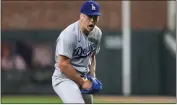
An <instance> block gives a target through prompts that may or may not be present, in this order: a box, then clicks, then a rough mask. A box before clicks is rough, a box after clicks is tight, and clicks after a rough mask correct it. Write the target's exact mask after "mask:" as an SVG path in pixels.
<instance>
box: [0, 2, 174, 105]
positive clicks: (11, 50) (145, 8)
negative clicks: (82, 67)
mask: <svg viewBox="0 0 177 105" xmlns="http://www.w3.org/2000/svg"><path fill="white" fill-rule="evenodd" d="M98 2H99V3H100V5H101V12H102V14H103V16H102V17H101V18H100V21H99V23H98V26H99V27H100V28H101V29H102V31H103V38H102V42H101V51H100V53H99V54H98V56H97V71H96V74H97V78H99V79H100V80H101V81H102V82H103V87H104V88H103V90H102V91H101V92H100V93H99V94H97V95H95V97H94V103H176V10H175V9H176V4H175V3H176V2H175V1H131V2H128V1H127V3H129V5H126V3H125V5H124V3H123V1H106V0H105V1H98ZM82 3H83V1H68V0H67V1H60V0H58V1H15V0H11V1H9V0H2V31H1V33H2V36H1V103H62V102H61V100H60V99H59V98H58V96H56V94H55V93H54V91H53V89H52V86H51V76H52V73H53V71H54V67H53V65H54V51H55V42H56V38H57V37H58V35H59V33H60V32H61V30H63V29H64V28H65V27H66V26H68V25H69V24H71V23H73V22H74V21H76V20H77V19H78V18H79V9H80V6H81V5H82ZM124 7H125V8H124ZM123 8H124V9H123ZM129 10H130V11H129ZM124 16H125V17H124ZM126 16H129V17H126ZM126 19H127V20H126ZM129 22H130V23H129ZM123 27H125V28H126V29H125V28H123ZM123 30H124V31H123ZM124 32H126V33H124ZM129 32H130V33H129ZM125 36H126V37H125ZM123 38H127V39H128V40H130V41H128V42H126V41H125V40H123ZM124 44H126V46H124ZM129 45H130V46H129ZM124 48H125V49H127V50H126V51H125V49H124ZM124 51H125V52H126V54H125V53H124ZM126 55H127V56H128V57H127V58H126ZM124 60H125V61H126V62H123V61H124Z"/></svg>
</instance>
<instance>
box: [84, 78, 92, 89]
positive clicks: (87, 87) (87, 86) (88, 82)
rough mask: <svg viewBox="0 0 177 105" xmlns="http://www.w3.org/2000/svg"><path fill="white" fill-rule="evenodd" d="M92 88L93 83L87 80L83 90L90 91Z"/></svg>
mask: <svg viewBox="0 0 177 105" xmlns="http://www.w3.org/2000/svg"><path fill="white" fill-rule="evenodd" d="M91 87H92V81H90V80H85V81H84V83H83V84H82V89H86V90H89V89H90V88H91Z"/></svg>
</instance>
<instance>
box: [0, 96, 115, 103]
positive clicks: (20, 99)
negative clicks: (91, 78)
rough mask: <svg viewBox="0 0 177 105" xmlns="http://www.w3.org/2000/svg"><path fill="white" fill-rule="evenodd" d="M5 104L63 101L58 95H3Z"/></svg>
mask: <svg viewBox="0 0 177 105" xmlns="http://www.w3.org/2000/svg"><path fill="white" fill-rule="evenodd" d="M1 103H3V104H12V103H13V104H34V103H35V104H40V103H41V104H60V103H62V101H61V100H60V98H59V97H57V96H2V99H1ZM94 103H113V102H111V101H105V100H102V99H95V98H94Z"/></svg>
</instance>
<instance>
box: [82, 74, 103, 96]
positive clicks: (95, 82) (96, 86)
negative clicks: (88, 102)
mask: <svg viewBox="0 0 177 105" xmlns="http://www.w3.org/2000/svg"><path fill="white" fill-rule="evenodd" d="M87 79H89V80H91V81H92V87H91V88H90V89H88V90H85V89H81V93H82V94H94V93H98V92H99V91H100V90H101V89H102V83H101V82H100V81H99V80H98V79H97V78H94V77H93V76H91V75H89V74H88V75H87Z"/></svg>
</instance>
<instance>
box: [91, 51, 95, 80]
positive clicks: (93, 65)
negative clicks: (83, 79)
mask: <svg viewBox="0 0 177 105" xmlns="http://www.w3.org/2000/svg"><path fill="white" fill-rule="evenodd" d="M95 68H96V57H95V55H94V56H93V57H92V61H91V66H90V74H91V75H92V76H93V77H96V74H95V71H96V69H95Z"/></svg>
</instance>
